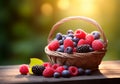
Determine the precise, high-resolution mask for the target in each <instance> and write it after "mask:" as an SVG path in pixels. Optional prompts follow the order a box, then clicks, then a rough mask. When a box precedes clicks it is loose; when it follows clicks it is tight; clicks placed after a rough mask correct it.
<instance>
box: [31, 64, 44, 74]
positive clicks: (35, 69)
mask: <svg viewBox="0 0 120 84" xmlns="http://www.w3.org/2000/svg"><path fill="white" fill-rule="evenodd" d="M44 69H45V67H44V66H42V65H35V66H33V67H32V72H33V74H34V75H42V73H43V71H44Z"/></svg>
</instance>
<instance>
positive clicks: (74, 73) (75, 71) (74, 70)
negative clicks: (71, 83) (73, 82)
mask: <svg viewBox="0 0 120 84" xmlns="http://www.w3.org/2000/svg"><path fill="white" fill-rule="evenodd" d="M68 70H69V71H70V74H71V76H77V75H78V68H77V67H75V66H70V67H69V68H68Z"/></svg>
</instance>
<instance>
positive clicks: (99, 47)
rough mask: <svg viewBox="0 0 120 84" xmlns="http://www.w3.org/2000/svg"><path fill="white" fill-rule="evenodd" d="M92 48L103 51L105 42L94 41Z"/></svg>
mask: <svg viewBox="0 0 120 84" xmlns="http://www.w3.org/2000/svg"><path fill="white" fill-rule="evenodd" d="M92 48H93V49H94V50H102V49H103V48H104V44H103V42H102V41H100V40H94V41H93V42H92Z"/></svg>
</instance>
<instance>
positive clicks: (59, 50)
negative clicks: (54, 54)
mask: <svg viewBox="0 0 120 84" xmlns="http://www.w3.org/2000/svg"><path fill="white" fill-rule="evenodd" d="M56 51H58V52H64V49H61V48H58V49H57V50H56Z"/></svg>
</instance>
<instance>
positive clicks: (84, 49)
mask: <svg viewBox="0 0 120 84" xmlns="http://www.w3.org/2000/svg"><path fill="white" fill-rule="evenodd" d="M77 52H78V53H86V52H90V45H88V44H83V45H80V46H78V47H77Z"/></svg>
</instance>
